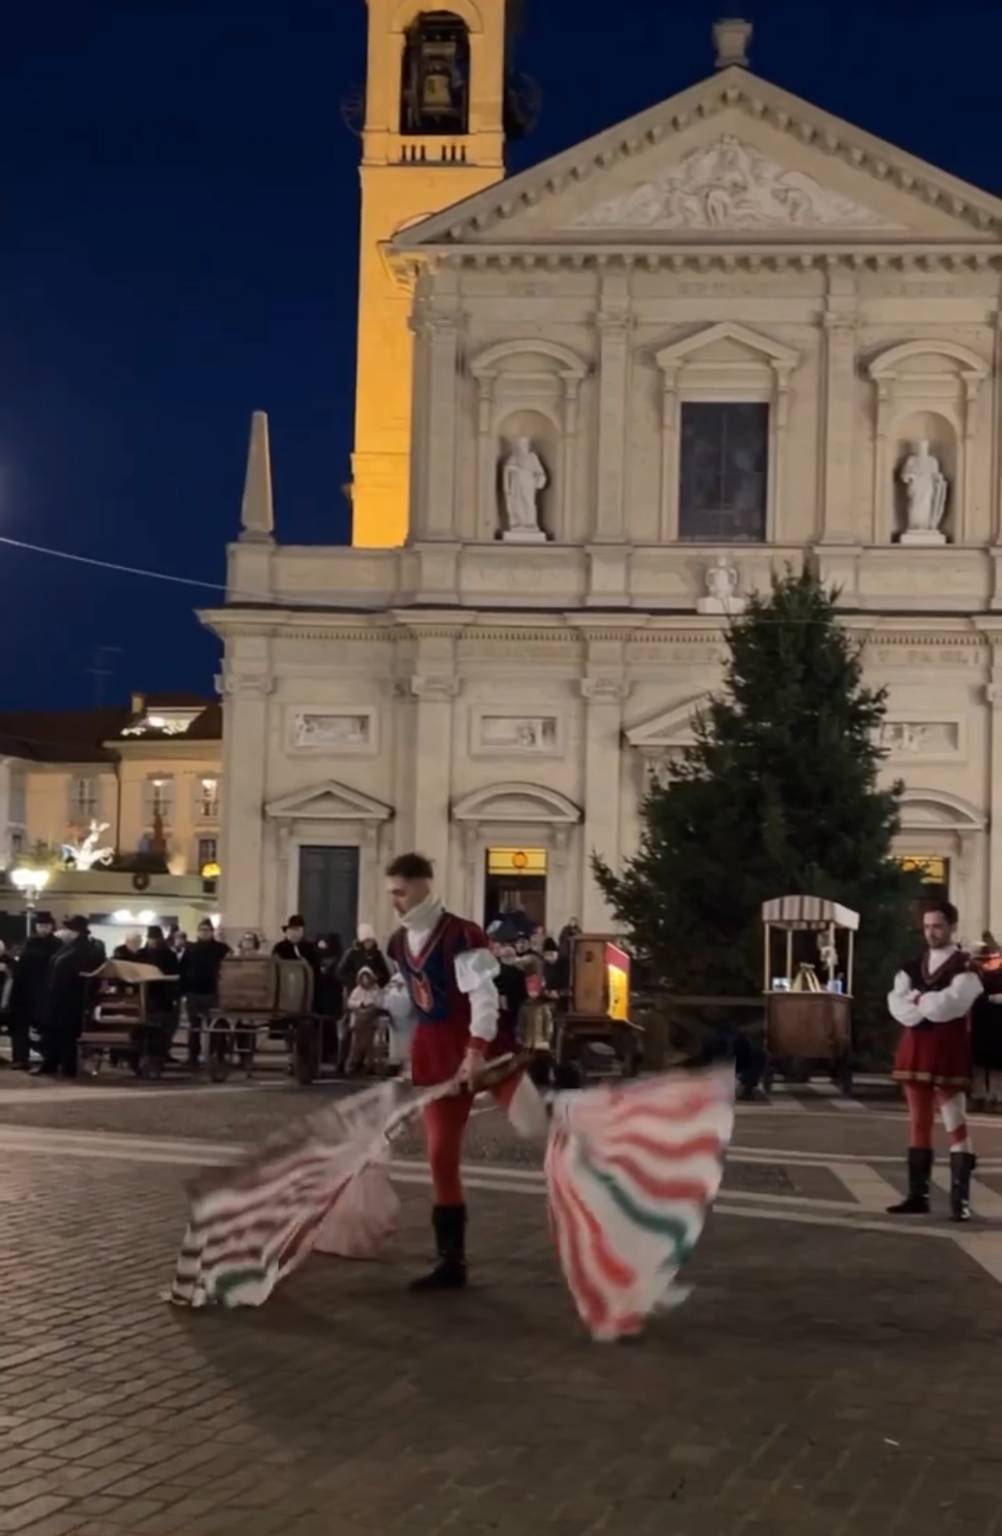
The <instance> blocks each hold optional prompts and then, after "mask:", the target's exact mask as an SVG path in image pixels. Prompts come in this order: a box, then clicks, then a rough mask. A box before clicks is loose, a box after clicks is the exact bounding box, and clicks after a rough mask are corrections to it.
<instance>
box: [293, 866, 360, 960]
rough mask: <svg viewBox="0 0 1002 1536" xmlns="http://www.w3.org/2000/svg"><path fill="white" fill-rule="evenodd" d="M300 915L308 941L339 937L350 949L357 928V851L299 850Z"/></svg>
mask: <svg viewBox="0 0 1002 1536" xmlns="http://www.w3.org/2000/svg"><path fill="white" fill-rule="evenodd" d="M299 911H300V912H301V913H302V915H303V917H304V918H305V919H306V934H307V937H308V938H311V939H315V938H317V937H318V935H320V934H322V933H338V934H340V935H341V939H342V942H343V943H344V946H345V948H346V949H347V947H348V945H349V944H351V943H352V942H353V940H354V938H355V929H356V927H357V926H358V849H357V848H328V847H324V846H322V845H321V846H313V847H311V846H306V847H301V848H300V850H299Z"/></svg>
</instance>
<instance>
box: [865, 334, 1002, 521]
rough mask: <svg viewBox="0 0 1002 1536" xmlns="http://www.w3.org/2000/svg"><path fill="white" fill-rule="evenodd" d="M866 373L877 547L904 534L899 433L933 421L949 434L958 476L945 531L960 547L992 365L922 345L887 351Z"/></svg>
mask: <svg viewBox="0 0 1002 1536" xmlns="http://www.w3.org/2000/svg"><path fill="white" fill-rule="evenodd" d="M866 372H867V374H868V376H869V378H870V380H871V381H872V383H873V387H874V395H875V403H874V416H875V443H874V454H873V530H872V537H873V542H874V543H875V544H887V543H889V542H890V541H891V539H892V537H894V535H895V534H896V533H897V532H898V530H899V529H900V527H901V523H900V514H901V505H900V500H899V497H900V490H899V487H898V484H897V472H898V469H899V467H900V458H899V446H898V445H899V443H900V442H901V441H902V433H901V425H902V423H904V422H907V421H908V420H909V419H910V418H914V419H919V418H921V417H929V418H936V422H935V423H934V424H935V425H936V427H937V429H938V430H940V431H942V430H943V429H942V427H941V425H940V423H941V422H945V423H947V424H948V426H949V428H950V433H952V438H953V444H952V458H953V465H952V468H953V475H952V480H951V483H950V487H949V493H948V494H949V505H950V506H951V507H952V512H951V513H948V518H947V526H948V528H949V533H950V537H951V539H952V540H953V542H954V543H957V544H960V543H963V541H964V539H965V538H966V537H967V536H968V529H969V526H970V515H969V504H970V490H971V479H972V477H971V466H972V465H973V463H974V437H975V429H976V426H977V411H976V406H977V400H978V394H979V391H980V389H981V385H982V384H983V383H984V380H985V378H986V377H987V375H988V364H987V363H986V362H985V360H984V359H983V358H981V357H979V356H978V355H977V353H976V352H972V351H971V349H970V348H969V347H964V346H961V345H960V343H959V342H953V341H947V340H945V339H940V338H936V337H922V338H920V339H919V340H915V341H905V342H900V343H898V344H897V345H895V346H892V347H886V348H884V350H883V351H881V352H878V353H877V355H876V356H875V357H873V358H871V360H870V362H869V364H868V365H867V369H866ZM948 436H949V434H946V435H945V436H944V443H946V442H947V440H948ZM932 441H933V439H932V438H931V437H930V442H932ZM934 451H936V450H935V449H934ZM937 456H938V454H937ZM942 468H943V471H944V473H945V474H946V475H947V478H948V479H950V469H948V468H947V466H946V464H945V463H943V464H942Z"/></svg>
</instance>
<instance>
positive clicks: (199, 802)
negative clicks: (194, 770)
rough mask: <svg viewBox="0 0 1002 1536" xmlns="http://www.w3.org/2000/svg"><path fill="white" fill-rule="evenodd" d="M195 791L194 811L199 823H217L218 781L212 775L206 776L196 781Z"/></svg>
mask: <svg viewBox="0 0 1002 1536" xmlns="http://www.w3.org/2000/svg"><path fill="white" fill-rule="evenodd" d="M195 789H196V800H195V811H196V814H197V816H198V819H199V821H218V820H219V780H218V779H217V778H215V777H214V776H212V775H207V776H206V777H205V778H200V779H199V780H198V781H197V783H196V786H195Z"/></svg>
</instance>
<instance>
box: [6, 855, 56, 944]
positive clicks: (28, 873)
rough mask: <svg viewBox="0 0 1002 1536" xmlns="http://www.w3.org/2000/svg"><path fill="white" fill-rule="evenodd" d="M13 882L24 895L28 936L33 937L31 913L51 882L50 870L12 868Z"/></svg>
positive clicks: (11, 876)
mask: <svg viewBox="0 0 1002 1536" xmlns="http://www.w3.org/2000/svg"><path fill="white" fill-rule="evenodd" d="M10 878H11V884H12V885H14V886H16V887H17V889H18V890H19V891H20V892H21V895H22V896H23V897H24V901H25V908H24V922H25V928H26V930H27V934H28V938H29V939H30V938H31V914H32V912H34V910H35V903H36V901H37V900H38V898H39V896H41V894H42V892H43V891H44V890H45V887H46V886H47V885H48V883H49V871H48V870H47V869H25V868H23V867H22V868H21V869H12V870H11V872H10Z"/></svg>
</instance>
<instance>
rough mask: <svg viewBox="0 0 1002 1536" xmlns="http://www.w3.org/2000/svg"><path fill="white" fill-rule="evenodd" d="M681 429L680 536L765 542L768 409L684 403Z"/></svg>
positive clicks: (738, 404) (739, 404) (742, 404)
mask: <svg viewBox="0 0 1002 1536" xmlns="http://www.w3.org/2000/svg"><path fill="white" fill-rule="evenodd" d="M681 426H682V432H681V472H680V484H679V537H680V538H682V539H691V540H693V541H696V542H707V543H712V542H714V541H720V542H725V543H727V542H731V541H741V542H746V543H754V542H757V541H760V540H764V538H765V531H766V506H767V503H766V493H767V476H768V462H769V407H768V405H764V404H759V403H757V402H717V401H702V400H701V401H695V400H691V401H683V402H682V423H681Z"/></svg>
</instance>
